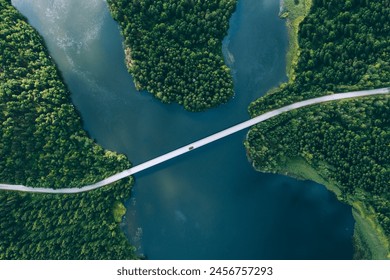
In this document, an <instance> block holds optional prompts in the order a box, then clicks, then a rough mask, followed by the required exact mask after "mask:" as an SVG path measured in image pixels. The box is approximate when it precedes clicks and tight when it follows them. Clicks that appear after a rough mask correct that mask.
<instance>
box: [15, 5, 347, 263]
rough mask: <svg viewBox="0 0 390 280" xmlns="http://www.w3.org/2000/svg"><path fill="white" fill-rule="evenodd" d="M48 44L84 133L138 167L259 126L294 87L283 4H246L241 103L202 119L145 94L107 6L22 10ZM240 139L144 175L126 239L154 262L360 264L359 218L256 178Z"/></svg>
mask: <svg viewBox="0 0 390 280" xmlns="http://www.w3.org/2000/svg"><path fill="white" fill-rule="evenodd" d="M12 2H13V4H14V5H15V6H16V7H17V8H18V9H19V10H20V11H21V12H22V13H23V14H24V15H25V16H26V17H27V18H28V19H29V21H30V23H31V24H32V25H33V26H34V27H35V28H36V29H37V30H38V31H39V32H40V33H41V35H42V36H43V37H44V38H45V41H46V43H47V46H48V48H49V51H50V53H51V55H52V57H53V58H54V59H55V61H56V63H57V64H58V67H59V68H60V70H61V72H62V74H63V77H64V79H65V81H66V83H67V85H68V86H69V89H70V90H71V92H72V100H73V103H74V104H75V106H76V107H77V109H78V110H79V112H80V114H81V116H82V118H83V122H84V128H85V129H86V130H87V131H88V133H89V134H90V136H91V137H92V138H94V139H96V141H97V142H98V143H99V144H100V145H102V146H104V147H105V148H107V149H110V150H115V151H117V152H120V153H124V154H126V155H127V156H128V157H129V159H130V160H131V161H132V162H133V163H134V164H138V163H141V162H144V161H146V160H148V159H150V158H153V157H155V156H158V155H161V154H163V153H165V152H168V151H170V150H172V149H175V148H178V147H180V146H183V145H185V144H187V143H190V142H193V141H194V140H198V139H200V138H202V137H204V136H207V135H209V134H210V133H214V132H217V131H219V130H221V129H224V128H227V127H229V126H231V125H233V124H236V123H239V122H240V121H243V120H246V119H248V118H249V116H248V114H247V107H248V105H249V103H250V102H251V101H253V100H255V99H256V98H258V97H260V96H262V95H263V94H265V93H266V92H267V90H269V89H270V88H272V87H275V86H277V85H278V84H279V83H281V82H283V81H285V80H286V77H285V54H286V50H287V46H288V41H287V40H288V38H287V30H286V26H285V22H284V21H283V20H281V19H279V18H278V11H279V0H239V2H238V6H237V11H236V13H235V14H234V15H233V17H232V19H231V21H230V30H229V34H228V36H227V38H225V40H224V45H223V50H224V55H225V58H226V61H227V63H228V65H229V66H230V68H231V69H232V73H233V77H234V84H235V97H234V99H232V100H231V102H229V103H228V104H225V105H223V106H220V107H218V108H216V109H212V110H209V111H207V112H204V113H189V112H186V111H184V110H183V109H182V108H181V107H180V106H178V105H164V104H161V103H159V101H157V100H155V99H154V98H153V97H152V96H151V95H150V94H149V93H147V92H142V93H140V92H137V91H136V90H135V88H134V84H133V81H132V78H131V76H130V75H129V74H128V73H127V70H126V68H125V65H124V54H123V48H122V37H121V35H120V32H119V29H118V25H117V24H116V23H115V22H114V21H113V20H112V18H111V17H110V15H109V12H108V9H107V5H106V3H105V1H103V0H84V1H77V0H51V1H49V0H36V1H27V0H13V1H12ZM245 134H246V132H241V133H237V134H235V135H233V136H230V137H228V138H225V139H223V140H221V141H219V142H215V143H213V144H211V145H209V146H207V147H204V148H202V149H199V150H195V151H194V152H191V153H189V154H186V155H184V156H183V157H180V158H177V159H174V160H172V161H170V162H167V163H164V164H163V165H161V166H158V167H155V168H152V169H150V170H148V171H145V172H143V173H141V174H139V175H136V177H135V179H136V184H135V186H134V189H133V195H132V198H131V199H130V200H129V201H128V202H127V208H128V212H127V214H126V217H125V219H124V223H123V230H124V231H125V232H126V234H127V236H128V238H129V240H130V242H132V243H133V244H135V245H136V246H137V247H138V248H139V252H140V253H142V254H145V255H146V257H147V258H150V259H350V258H352V234H353V226H354V221H353V218H352V214H351V208H350V207H348V206H346V205H343V204H341V203H339V202H338V201H337V200H336V198H335V196H334V195H333V194H331V193H330V192H328V191H327V190H326V189H325V188H324V187H323V186H320V185H318V184H315V183H313V182H304V181H298V180H295V179H291V178H288V177H285V176H281V175H274V174H262V173H259V172H255V171H254V170H253V168H252V167H251V165H250V164H249V163H248V160H247V158H246V154H245V149H244V146H243V144H242V143H243V141H244V139H245Z"/></svg>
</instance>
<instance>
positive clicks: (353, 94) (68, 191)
mask: <svg viewBox="0 0 390 280" xmlns="http://www.w3.org/2000/svg"><path fill="white" fill-rule="evenodd" d="M389 93H390V88H381V89H373V90H364V91H354V92H347V93H337V94H332V95H325V96H321V97H317V98H312V99H308V100H304V101H300V102H296V103H293V104H290V105H287V106H284V107H281V108H279V109H275V110H272V111H269V112H267V113H264V114H262V115H260V116H257V117H255V118H253V119H250V120H248V121H245V122H242V123H240V124H237V125H234V126H232V127H230V128H227V129H225V130H222V131H220V132H218V133H215V134H212V135H210V136H208V137H205V138H203V139H200V140H198V141H195V142H193V143H190V144H188V145H185V146H183V147H181V148H178V149H176V150H174V151H171V152H169V153H166V154H164V155H162V156H159V157H156V158H153V159H151V160H148V161H146V162H144V163H142V164H139V165H136V166H134V167H131V168H129V169H127V170H124V171H122V172H119V173H117V174H115V175H112V176H110V177H108V178H106V179H104V180H102V181H99V182H97V183H94V184H91V185H87V186H84V187H80V188H63V189H51V188H33V187H28V186H23V185H12V184H0V190H9V191H22V192H33V193H53V194H74V193H82V192H87V191H91V190H95V189H98V188H101V187H104V186H106V185H109V184H111V183H114V182H116V181H119V180H121V179H123V178H125V177H128V176H131V175H134V174H136V173H139V172H141V171H144V170H146V169H149V168H152V167H154V166H156V165H158V164H160V163H163V162H166V161H168V160H170V159H173V158H176V157H178V156H181V155H183V154H185V153H189V152H191V151H193V150H195V149H198V148H200V147H202V146H205V145H207V144H210V143H212V142H215V141H217V140H219V139H221V138H224V137H227V136H229V135H231V134H234V133H236V132H238V131H241V130H244V129H246V128H249V127H251V126H253V125H255V124H258V123H261V122H263V121H265V120H268V119H270V118H273V117H276V116H278V115H280V114H283V113H285V112H288V111H291V110H295V109H299V108H302V107H307V106H310V105H315V104H320V103H324V102H329V101H335V100H341V99H348V98H358V97H365V96H372V95H383V94H389Z"/></svg>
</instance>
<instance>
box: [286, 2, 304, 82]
mask: <svg viewBox="0 0 390 280" xmlns="http://www.w3.org/2000/svg"><path fill="white" fill-rule="evenodd" d="M311 4H312V0H283V4H282V5H283V6H282V8H281V12H280V17H281V18H285V19H287V27H288V36H289V49H288V52H287V66H286V67H287V76H288V79H289V81H290V82H293V81H294V80H295V68H296V65H297V63H298V58H299V54H300V49H299V44H298V31H299V25H300V23H301V22H302V21H303V20H304V19H305V17H306V16H307V14H308V13H309V11H310V8H311Z"/></svg>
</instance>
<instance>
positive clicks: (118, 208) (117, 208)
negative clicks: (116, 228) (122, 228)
mask: <svg viewBox="0 0 390 280" xmlns="http://www.w3.org/2000/svg"><path fill="white" fill-rule="evenodd" d="M112 212H113V215H114V220H115V222H117V223H120V222H121V221H122V217H123V216H124V215H125V214H126V207H125V206H124V205H123V203H121V202H119V201H117V202H115V204H114V207H113V209H112Z"/></svg>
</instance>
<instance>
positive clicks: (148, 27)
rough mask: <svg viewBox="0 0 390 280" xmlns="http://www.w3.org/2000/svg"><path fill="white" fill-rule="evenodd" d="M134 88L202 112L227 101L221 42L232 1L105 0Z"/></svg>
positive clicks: (230, 87)
mask: <svg viewBox="0 0 390 280" xmlns="http://www.w3.org/2000/svg"><path fill="white" fill-rule="evenodd" d="M108 3H109V6H110V10H111V13H112V15H113V17H114V19H115V20H117V21H118V22H119V24H120V26H121V29H122V33H123V35H124V38H125V42H124V44H125V48H126V57H127V66H128V69H129V71H130V73H131V74H133V77H134V81H135V84H136V87H137V89H139V90H147V91H149V92H151V93H152V94H153V95H154V96H155V97H157V98H158V99H160V100H161V101H162V102H165V103H171V102H177V103H179V104H182V105H183V106H184V108H185V109H187V110H190V111H202V110H205V109H207V108H210V107H214V106H217V105H219V104H221V103H225V102H227V101H228V100H229V99H230V98H231V97H232V96H233V82H232V77H231V74H230V70H229V68H228V67H227V66H226V65H225V63H224V60H223V56H222V43H221V42H222V39H223V37H224V36H225V35H226V34H227V30H228V24H229V19H230V17H231V14H232V13H233V10H234V9H235V5H236V0H209V1H203V0H164V1H163V0H109V1H108Z"/></svg>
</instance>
